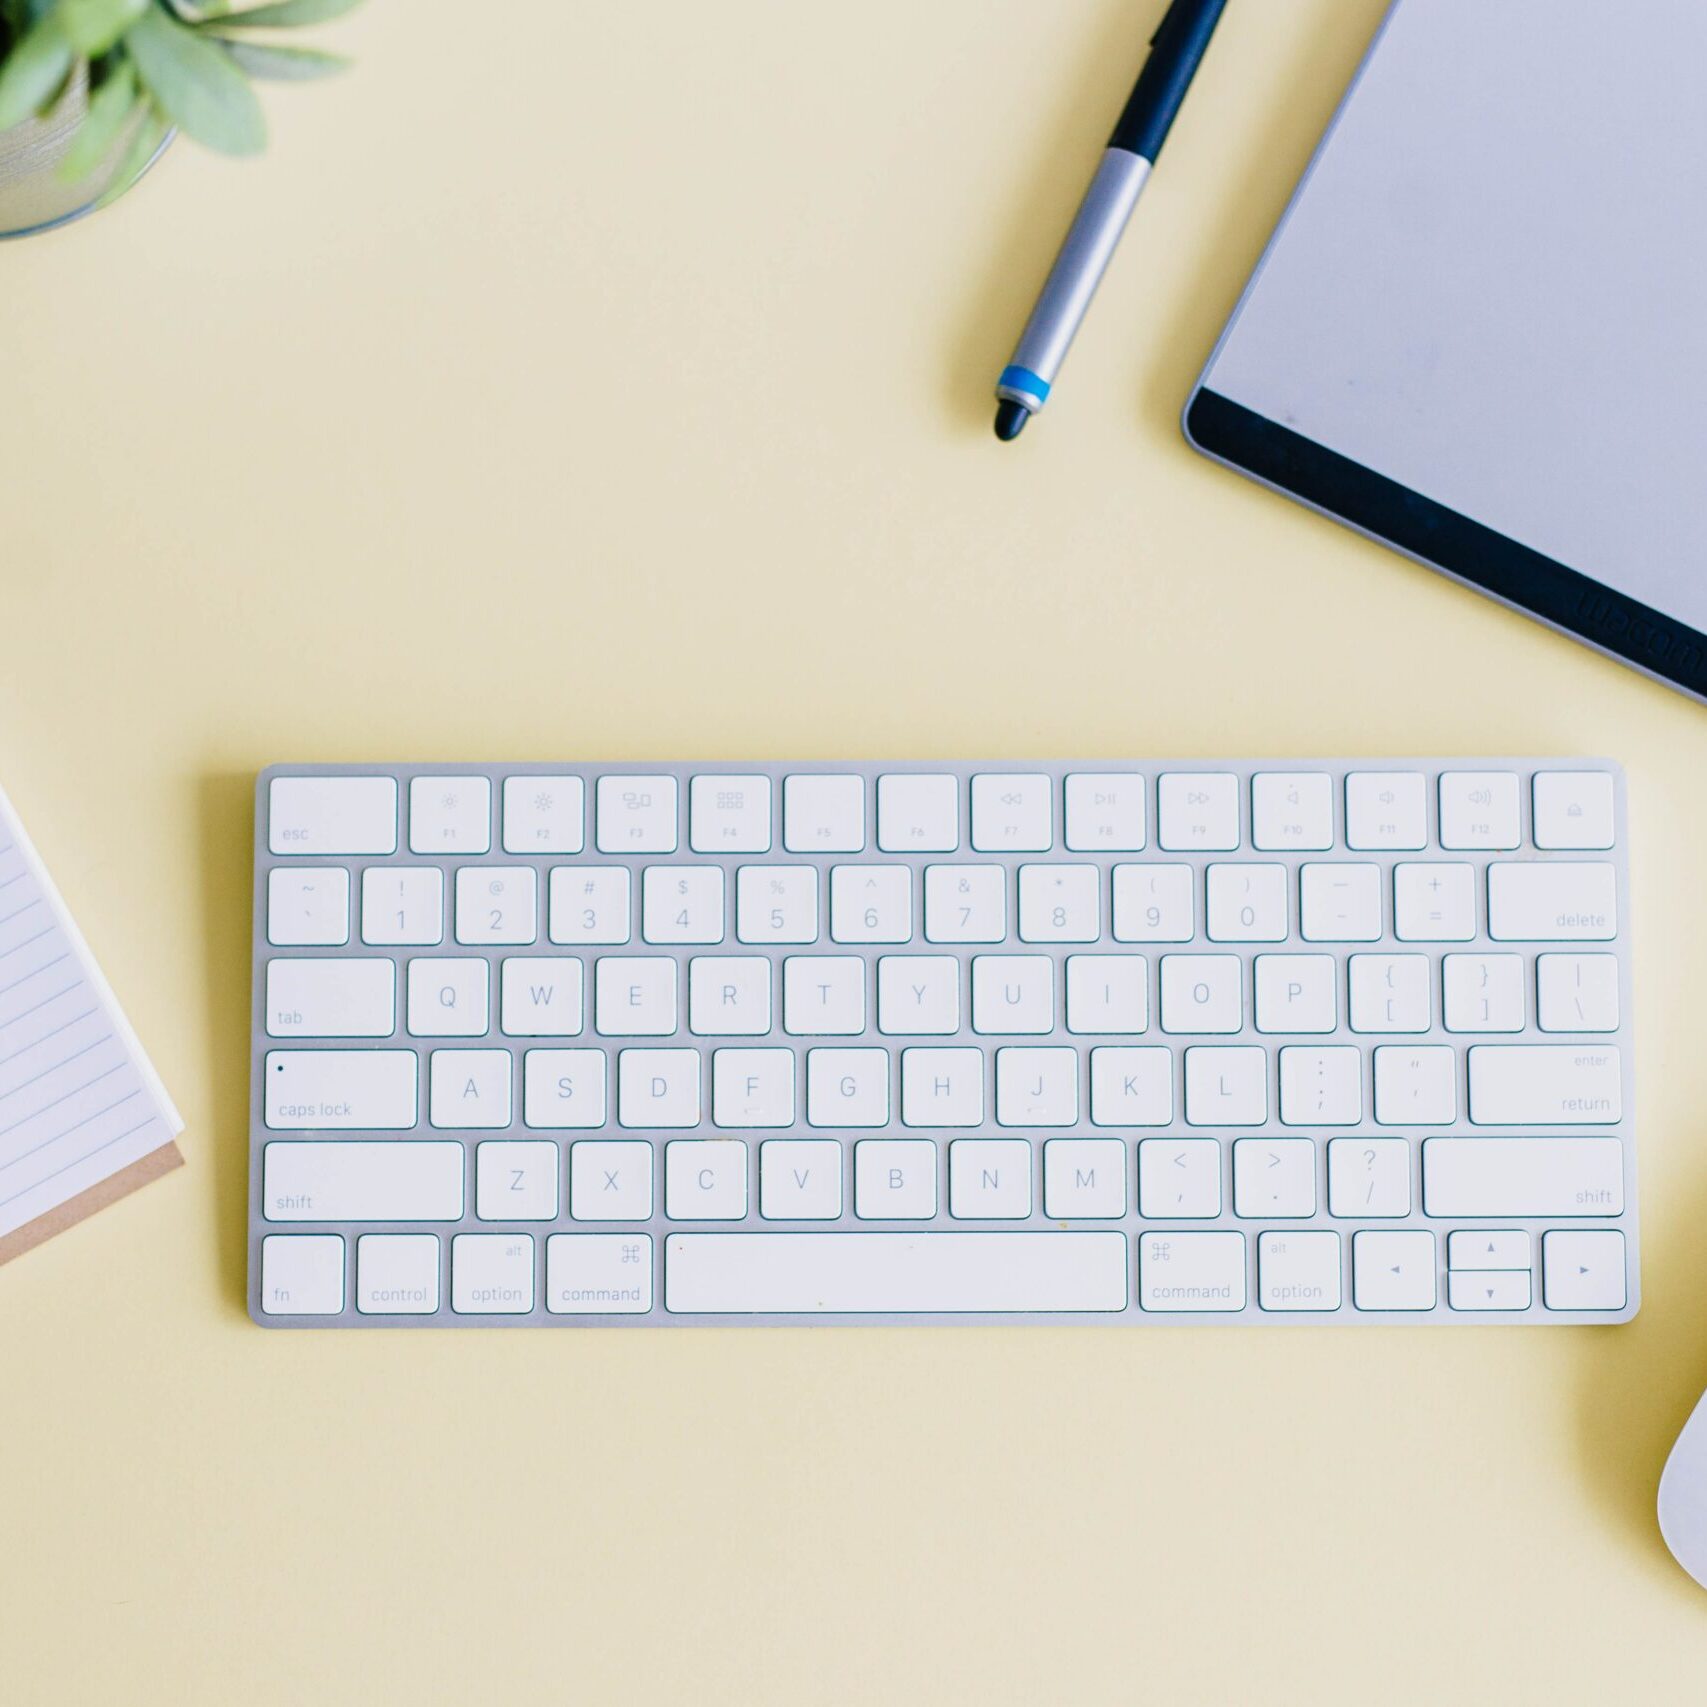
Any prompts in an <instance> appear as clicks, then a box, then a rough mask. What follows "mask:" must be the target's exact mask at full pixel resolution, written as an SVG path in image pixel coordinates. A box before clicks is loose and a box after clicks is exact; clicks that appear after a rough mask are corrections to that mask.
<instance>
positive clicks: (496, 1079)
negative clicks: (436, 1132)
mask: <svg viewBox="0 0 1707 1707" xmlns="http://www.w3.org/2000/svg"><path fill="white" fill-rule="evenodd" d="M511 1059H512V1058H511V1055H510V1052H509V1050H507V1049H435V1050H434V1051H433V1053H432V1055H431V1056H430V1057H429V1071H428V1074H427V1079H428V1086H429V1089H428V1096H427V1110H428V1113H427V1118H428V1120H429V1121H430V1122H431V1124H432V1125H434V1126H437V1127H439V1128H441V1129H448V1130H454V1131H471V1130H475V1129H479V1128H486V1129H491V1128H494V1127H504V1126H508V1125H509V1124H510V1062H511Z"/></svg>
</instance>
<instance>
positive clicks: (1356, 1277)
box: [1351, 1231, 1437, 1310]
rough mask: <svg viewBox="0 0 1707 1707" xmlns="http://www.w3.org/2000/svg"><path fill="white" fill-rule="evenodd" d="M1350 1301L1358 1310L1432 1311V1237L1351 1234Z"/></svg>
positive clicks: (1407, 1233) (1433, 1273)
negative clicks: (1351, 1300)
mask: <svg viewBox="0 0 1707 1707" xmlns="http://www.w3.org/2000/svg"><path fill="white" fill-rule="evenodd" d="M1351 1256H1352V1299H1353V1301H1354V1302H1355V1303H1356V1305H1357V1307H1358V1309H1360V1310H1432V1309H1433V1308H1434V1306H1435V1303H1436V1297H1437V1290H1436V1276H1435V1258H1434V1234H1432V1233H1426V1232H1398V1231H1394V1232H1382V1233H1354V1234H1353V1235H1352V1240H1351Z"/></svg>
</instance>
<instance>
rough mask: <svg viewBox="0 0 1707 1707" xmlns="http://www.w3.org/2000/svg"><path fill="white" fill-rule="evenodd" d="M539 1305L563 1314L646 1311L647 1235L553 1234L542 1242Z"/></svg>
mask: <svg viewBox="0 0 1707 1707" xmlns="http://www.w3.org/2000/svg"><path fill="white" fill-rule="evenodd" d="M545 1307H546V1309H548V1310H550V1311H551V1312H552V1313H553V1314H554V1315H559V1316H564V1315H569V1316H642V1315H644V1314H645V1313H646V1312H647V1311H648V1310H650V1309H651V1308H652V1239H651V1235H650V1234H647V1233H554V1234H552V1236H551V1237H550V1238H549V1239H547V1240H546V1241H545Z"/></svg>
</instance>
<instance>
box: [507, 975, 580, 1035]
mask: <svg viewBox="0 0 1707 1707" xmlns="http://www.w3.org/2000/svg"><path fill="white" fill-rule="evenodd" d="M584 980H585V974H584V969H583V967H582V965H581V962H580V961H579V960H572V959H569V958H566V957H565V958H560V959H556V960H533V959H523V958H521V957H520V956H512V957H511V958H510V959H508V960H506V961H505V962H504V964H503V968H502V970H501V972H500V974H499V984H500V988H501V990H502V994H501V995H500V997H499V1023H500V1025H501V1026H502V1027H503V1030H504V1033H505V1035H506V1036H508V1037H577V1036H579V1035H580V1032H581V1028H582V1026H583V1025H585V1023H586V1002H585V993H584Z"/></svg>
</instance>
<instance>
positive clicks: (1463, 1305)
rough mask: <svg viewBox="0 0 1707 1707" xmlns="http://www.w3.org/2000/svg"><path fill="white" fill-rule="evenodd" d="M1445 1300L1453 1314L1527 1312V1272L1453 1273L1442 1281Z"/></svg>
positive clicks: (1506, 1270)
mask: <svg viewBox="0 0 1707 1707" xmlns="http://www.w3.org/2000/svg"><path fill="white" fill-rule="evenodd" d="M1461 1236H1462V1235H1459V1234H1454V1235H1453V1237H1454V1238H1457V1237H1461ZM1446 1296H1447V1301H1448V1302H1449V1303H1450V1304H1451V1306H1452V1308H1453V1309H1454V1310H1527V1309H1528V1308H1529V1303H1530V1298H1529V1270H1528V1269H1521V1268H1520V1269H1486V1270H1484V1271H1482V1272H1480V1273H1477V1272H1475V1271H1473V1270H1470V1269H1455V1270H1454V1271H1453V1272H1452V1273H1451V1274H1449V1275H1447V1277H1446Z"/></svg>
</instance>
